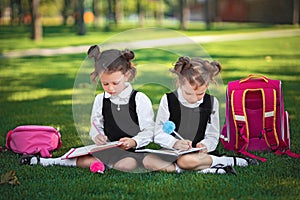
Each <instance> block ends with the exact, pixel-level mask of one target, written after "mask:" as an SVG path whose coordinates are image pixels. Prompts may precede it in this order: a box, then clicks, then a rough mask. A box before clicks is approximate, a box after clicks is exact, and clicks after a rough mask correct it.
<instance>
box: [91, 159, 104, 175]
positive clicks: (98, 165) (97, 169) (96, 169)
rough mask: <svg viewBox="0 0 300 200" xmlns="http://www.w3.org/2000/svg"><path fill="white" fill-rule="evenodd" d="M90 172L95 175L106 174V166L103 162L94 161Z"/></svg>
mask: <svg viewBox="0 0 300 200" xmlns="http://www.w3.org/2000/svg"><path fill="white" fill-rule="evenodd" d="M90 170H91V172H93V173H101V174H103V173H104V170H105V165H104V164H103V163H102V162H101V161H98V160H97V161H94V162H93V163H92V164H91V165H90Z"/></svg>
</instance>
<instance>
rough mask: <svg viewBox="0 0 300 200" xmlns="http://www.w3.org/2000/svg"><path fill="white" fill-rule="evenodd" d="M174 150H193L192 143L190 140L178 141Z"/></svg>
mask: <svg viewBox="0 0 300 200" xmlns="http://www.w3.org/2000/svg"><path fill="white" fill-rule="evenodd" d="M173 148H174V149H178V150H188V149H190V148H192V141H190V140H177V141H176V142H175V144H174V146H173Z"/></svg>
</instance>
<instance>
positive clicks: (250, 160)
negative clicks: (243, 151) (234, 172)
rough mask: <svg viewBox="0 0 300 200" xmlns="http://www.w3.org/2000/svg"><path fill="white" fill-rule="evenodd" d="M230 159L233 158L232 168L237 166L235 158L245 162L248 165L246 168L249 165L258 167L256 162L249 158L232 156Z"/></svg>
mask: <svg viewBox="0 0 300 200" xmlns="http://www.w3.org/2000/svg"><path fill="white" fill-rule="evenodd" d="M232 158H233V166H239V165H237V160H236V159H237V158H241V159H244V160H246V161H247V163H248V166H249V165H259V163H258V161H257V160H256V159H254V158H249V157H245V156H243V157H239V156H232Z"/></svg>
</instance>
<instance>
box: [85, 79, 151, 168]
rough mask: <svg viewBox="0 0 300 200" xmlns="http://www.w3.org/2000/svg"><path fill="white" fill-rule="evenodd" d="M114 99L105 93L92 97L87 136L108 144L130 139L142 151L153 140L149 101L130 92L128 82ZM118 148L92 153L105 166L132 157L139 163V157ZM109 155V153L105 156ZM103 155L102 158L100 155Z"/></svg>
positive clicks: (130, 88) (139, 94) (139, 155)
mask: <svg viewBox="0 0 300 200" xmlns="http://www.w3.org/2000/svg"><path fill="white" fill-rule="evenodd" d="M125 84H126V88H125V89H124V90H123V91H122V92H121V93H120V94H118V95H117V96H111V95H110V94H108V93H106V92H104V93H101V94H98V95H97V96H96V98H95V101H94V105H93V109H92V115H91V124H92V126H91V129H90V136H91V138H92V139H94V138H95V137H96V135H97V134H99V133H100V134H104V135H106V136H107V137H108V140H109V141H118V140H119V139H120V138H123V137H130V138H132V139H134V140H135V141H136V144H137V146H136V148H141V147H144V146H146V145H147V144H149V143H150V142H151V141H152V140H153V129H154V120H153V119H154V112H153V109H152V103H151V101H150V99H149V98H148V97H147V96H146V95H145V94H144V93H142V92H138V91H135V90H133V88H132V86H131V84H130V83H125ZM133 151H134V149H129V150H128V151H125V150H121V149H119V148H113V149H109V150H107V151H103V152H97V153H95V156H97V157H99V158H100V159H101V160H102V161H104V163H106V164H107V163H108V164H113V163H115V162H117V161H118V160H120V159H122V158H125V157H134V158H136V159H137V160H138V161H139V162H140V161H141V159H142V158H141V155H142V154H137V153H133ZM108 152H109V153H108ZM103 154H105V155H103Z"/></svg>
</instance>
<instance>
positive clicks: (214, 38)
mask: <svg viewBox="0 0 300 200" xmlns="http://www.w3.org/2000/svg"><path fill="white" fill-rule="evenodd" d="M291 36H300V29H286V30H273V31H261V32H254V33H235V34H222V35H211V36H191V37H187V36H183V37H175V38H163V39H154V40H142V41H135V42H126V43H110V44H104V48H105V49H109V48H125V47H127V48H130V49H140V48H154V47H162V46H172V45H182V44H189V43H200V44H203V43H210V42H224V41H237V40H252V39H264V38H278V37H291ZM89 47H90V45H83V46H72V47H71V46H70V47H61V48H51V49H28V50H18V51H10V52H7V53H4V54H2V55H0V58H17V57H26V56H52V55H58V54H77V53H85V52H86V51H87V49H88V48H89Z"/></svg>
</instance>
